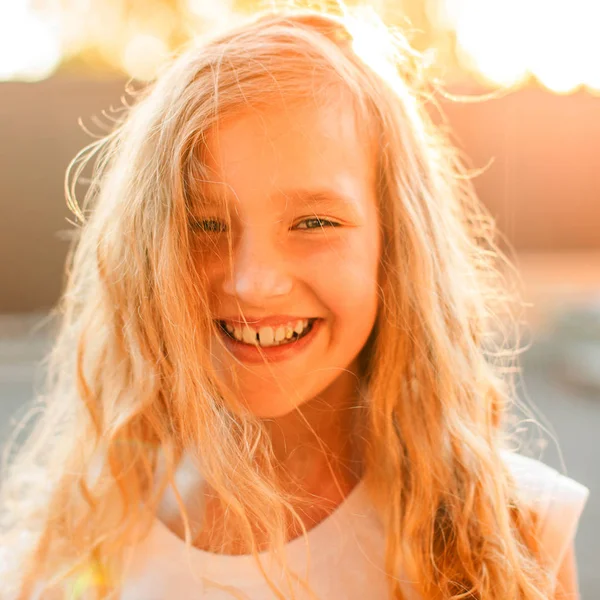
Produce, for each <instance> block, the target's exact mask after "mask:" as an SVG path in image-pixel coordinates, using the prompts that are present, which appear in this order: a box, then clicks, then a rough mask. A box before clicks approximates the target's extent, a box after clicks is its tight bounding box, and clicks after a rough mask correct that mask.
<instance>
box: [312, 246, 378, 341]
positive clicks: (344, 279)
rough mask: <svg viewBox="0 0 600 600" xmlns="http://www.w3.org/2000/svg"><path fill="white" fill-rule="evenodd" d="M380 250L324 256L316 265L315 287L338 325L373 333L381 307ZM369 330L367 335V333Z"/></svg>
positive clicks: (314, 270)
mask: <svg viewBox="0 0 600 600" xmlns="http://www.w3.org/2000/svg"><path fill="white" fill-rule="evenodd" d="M378 266H379V261H378V253H377V252H376V248H375V249H374V251H373V252H368V251H367V252H359V251H357V252H348V253H344V255H343V256H340V255H337V256H336V255H335V254H332V255H331V256H328V257H324V256H321V260H320V262H319V263H318V264H315V265H314V268H313V271H312V272H313V276H312V277H313V289H315V291H316V293H317V294H318V295H319V297H320V300H321V302H322V303H323V304H324V305H325V308H326V309H327V310H328V311H329V312H330V313H331V315H332V317H333V319H334V320H335V321H336V325H338V326H341V325H343V326H344V328H347V327H350V328H352V329H354V330H355V331H356V333H357V334H358V332H359V331H360V332H361V334H362V333H363V332H364V331H363V330H368V332H370V330H371V327H372V325H373V322H374V320H375V317H376V314H377V306H378ZM368 332H367V335H368Z"/></svg>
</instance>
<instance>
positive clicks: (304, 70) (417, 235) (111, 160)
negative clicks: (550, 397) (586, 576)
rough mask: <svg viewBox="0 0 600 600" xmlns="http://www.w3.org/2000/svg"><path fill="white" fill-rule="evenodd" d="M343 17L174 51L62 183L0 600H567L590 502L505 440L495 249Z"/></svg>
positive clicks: (291, 23) (389, 57)
mask: <svg viewBox="0 0 600 600" xmlns="http://www.w3.org/2000/svg"><path fill="white" fill-rule="evenodd" d="M343 12H344V14H341V15H327V14H319V13H316V12H311V11H292V10H284V11H280V12H269V13H264V14H260V15H259V16H258V17H255V18H253V19H250V20H247V21H244V22H243V23H242V24H240V25H238V26H236V27H235V28H233V29H230V30H229V31H227V32H225V33H222V34H220V35H219V36H217V37H213V38H211V39H208V40H203V41H202V43H200V44H197V45H196V46H194V47H190V48H189V49H187V50H186V51H185V52H183V53H182V54H181V55H180V56H179V57H178V58H177V59H175V60H174V61H173V62H172V64H170V65H169V66H168V68H166V69H165V70H164V71H163V72H162V73H161V75H160V76H159V77H158V79H157V80H156V82H155V83H154V84H153V85H151V86H149V87H148V89H147V90H146V91H145V92H144V94H142V96H141V97H140V98H139V99H138V101H137V103H136V104H135V105H134V106H133V107H132V108H131V109H130V110H129V112H128V114H127V116H126V118H125V119H124V120H123V122H122V123H121V124H120V125H119V126H118V127H117V128H116V129H115V131H114V132H113V133H111V134H110V135H108V136H107V137H106V138H105V139H103V140H100V141H98V142H96V143H94V144H92V145H91V146H90V147H88V148H87V149H86V150H85V151H83V152H82V154H80V155H79V156H78V157H77V159H76V160H75V161H74V163H73V165H72V168H71V171H70V175H71V176H72V179H71V181H72V182H73V181H74V180H77V178H78V177H79V176H80V174H81V172H82V170H83V167H84V166H85V164H87V163H89V162H90V161H91V160H92V159H93V157H97V162H96V163H95V165H96V168H95V171H94V176H93V180H92V185H91V187H90V190H89V192H88V194H87V196H86V199H85V203H84V206H83V211H82V210H80V209H79V207H78V206H77V205H76V203H75V202H74V197H73V190H74V184H73V183H72V185H71V186H70V187H69V188H68V198H69V201H70V205H71V207H72V209H73V211H74V212H75V213H76V214H77V215H78V216H79V218H80V219H81V221H82V227H81V230H80V236H79V239H78V241H77V243H76V244H75V246H74V249H73V252H72V254H71V256H70V258H69V278H68V284H67V289H66V291H65V293H64V296H63V299H62V302H61V304H60V306H59V310H58V311H56V312H57V313H58V314H60V316H61V319H62V321H61V323H62V327H61V330H60V334H59V336H58V339H57V341H56V346H55V348H54V351H53V353H52V355H51V357H50V363H49V367H50V368H49V372H50V375H49V380H48V393H46V394H45V395H44V397H43V402H42V403H41V405H42V406H41V407H40V410H41V411H42V416H41V418H40V419H39V420H38V422H37V423H36V426H35V429H34V432H33V434H32V435H31V437H30V438H29V440H28V442H27V443H26V444H25V445H24V446H23V448H22V449H20V452H19V454H18V455H17V457H16V458H15V459H14V460H13V461H12V464H11V469H10V470H9V471H7V474H6V477H5V481H4V485H3V489H2V494H3V495H2V502H3V504H2V515H1V516H2V521H1V523H2V530H3V537H2V542H3V547H4V548H5V557H4V565H3V570H4V572H3V574H2V582H3V583H2V585H3V591H2V593H3V594H5V595H4V596H2V597H3V598H4V597H6V598H11V599H19V600H24V599H29V598H42V599H44V600H45V599H48V598H86V599H87V598H121V599H122V600H166V599H171V598H174V599H177V600H187V599H189V600H192V599H195V600H200V599H202V600H204V599H209V600H216V599H224V598H245V599H248V600H259V599H260V600H264V599H267V598H280V599H284V598H285V599H292V598H294V599H296V598H297V599H300V598H320V599H323V600H325V599H327V600H333V599H335V600H341V599H345V600H352V599H359V598H360V599H365V598H369V599H371V598H373V599H379V598H381V599H383V598H394V599H398V600H409V599H421V600H438V599H439V600H459V599H467V598H470V599H477V600H547V599H548V598H563V597H570V598H576V597H577V582H576V572H575V563H574V554H573V538H574V535H575V531H576V526H577V522H578V519H579V516H580V514H581V511H582V509H583V506H584V503H585V500H586V498H587V493H588V491H587V489H586V488H585V487H584V486H582V485H581V484H579V483H577V482H575V481H573V480H572V479H569V478H567V477H565V476H563V475H561V474H559V473H558V472H556V471H554V470H552V469H550V468H549V467H546V466H544V465H543V464H542V463H540V462H538V461H536V460H533V459H528V458H525V457H523V456H521V455H519V454H516V453H514V452H513V451H511V450H510V449H509V446H508V442H507V440H508V437H509V436H508V435H507V432H506V431H505V430H504V428H503V420H502V416H503V412H504V411H505V410H506V409H507V408H508V407H510V403H511V402H512V401H513V400H514V398H513V396H512V395H511V393H510V389H511V388H510V385H509V382H508V380H505V379H504V377H505V374H506V373H507V372H509V371H510V370H509V369H507V368H506V364H505V363H504V362H503V360H501V358H502V356H506V353H507V349H506V348H500V347H496V348H495V349H494V347H493V342H494V340H495V339H497V337H496V334H497V332H498V331H497V330H498V326H499V324H500V323H506V320H504V321H503V320H502V319H503V318H505V316H506V315H504V313H503V312H502V311H503V305H504V304H506V303H505V302H504V301H505V300H506V299H507V294H506V291H505V290H504V289H503V287H502V281H503V280H502V277H501V276H500V270H499V265H500V260H501V258H502V255H501V254H500V253H499V252H498V251H497V250H496V246H495V245H494V229H493V222H492V220H491V219H490V218H489V217H488V216H487V215H486V213H485V212H484V210H483V209H482V208H481V207H480V205H479V204H478V202H477V200H476V198H475V196H474V193H473V190H472V187H471V185H470V183H469V181H468V179H467V178H465V177H464V176H463V175H464V173H463V171H462V168H461V166H460V164H459V161H458V160H457V158H456V153H455V152H454V151H453V149H452V147H451V146H450V145H449V144H448V143H447V142H446V141H445V139H444V137H443V135H442V134H441V132H440V131H439V130H438V129H436V128H435V127H434V125H433V122H432V120H431V118H430V116H429V113H428V111H427V108H428V105H427V102H426V98H427V95H426V93H425V89H424V88H423V89H421V88H419V82H420V81H421V79H420V77H419V71H418V69H416V65H417V64H418V62H417V60H416V55H415V54H414V53H413V52H412V51H411V50H410V49H409V48H408V46H407V45H406V44H405V42H404V41H403V38H402V37H401V36H400V35H399V34H398V33H397V32H393V31H391V30H388V29H387V28H386V27H384V26H383V24H382V23H381V22H380V21H378V20H377V19H376V18H375V17H374V16H373V15H372V14H371V13H368V14H370V15H371V16H370V18H369V19H366V18H365V15H364V14H359V15H354V14H353V13H350V12H347V11H343ZM429 108H431V107H429ZM507 314H510V313H507ZM567 594H571V595H570V596H569V595H567Z"/></svg>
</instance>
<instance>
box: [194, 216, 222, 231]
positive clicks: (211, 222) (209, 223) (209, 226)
mask: <svg viewBox="0 0 600 600" xmlns="http://www.w3.org/2000/svg"><path fill="white" fill-rule="evenodd" d="M191 225H192V228H193V229H196V230H200V231H202V232H204V233H222V232H223V231H225V227H226V225H225V224H224V223H222V222H221V221H219V220H218V219H199V220H197V221H193V222H192V224H191Z"/></svg>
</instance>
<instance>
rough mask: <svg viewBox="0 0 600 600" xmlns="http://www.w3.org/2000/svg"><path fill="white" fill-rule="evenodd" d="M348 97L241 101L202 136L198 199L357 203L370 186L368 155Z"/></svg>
mask: <svg viewBox="0 0 600 600" xmlns="http://www.w3.org/2000/svg"><path fill="white" fill-rule="evenodd" d="M356 121H357V119H356V115H355V112H354V110H352V108H351V105H349V103H336V104H335V105H331V106H327V105H323V106H318V105H316V104H315V103H314V102H311V101H306V102H296V103H293V104H292V103H288V104H284V103H283V102H282V103H280V104H278V105H273V106H270V107H262V108H260V109H258V108H257V109H250V108H246V109H244V110H243V111H240V112H238V113H236V114H235V115H232V116H229V117H227V118H224V119H221V120H220V122H219V123H218V124H217V125H216V126H215V127H213V128H212V129H211V130H210V131H209V132H208V135H207V137H206V146H205V147H204V148H203V151H202V153H201V154H202V158H201V161H202V163H203V170H204V171H205V174H206V177H204V178H203V180H202V181H200V182H197V185H196V186H195V187H196V192H197V194H196V197H197V199H198V201H199V203H201V204H202V205H210V204H218V203H221V202H223V201H224V200H225V201H227V202H233V203H235V204H237V205H238V207H239V208H241V209H242V210H243V209H244V207H248V208H249V209H251V208H252V207H253V206H257V207H259V208H260V207H262V209H263V210H264V209H266V208H267V206H266V204H277V205H279V204H280V203H286V204H291V203H294V204H295V203H301V204H319V205H324V204H329V205H332V206H333V205H340V206H343V205H344V204H347V205H352V204H354V205H360V203H361V201H362V202H365V201H367V199H368V197H369V196H372V195H373V193H374V188H375V173H374V171H375V168H374V164H375V156H374V152H373V150H372V145H371V144H370V143H368V139H367V136H366V135H365V134H364V133H363V132H362V131H361V129H362V128H360V127H358V126H357V122H356Z"/></svg>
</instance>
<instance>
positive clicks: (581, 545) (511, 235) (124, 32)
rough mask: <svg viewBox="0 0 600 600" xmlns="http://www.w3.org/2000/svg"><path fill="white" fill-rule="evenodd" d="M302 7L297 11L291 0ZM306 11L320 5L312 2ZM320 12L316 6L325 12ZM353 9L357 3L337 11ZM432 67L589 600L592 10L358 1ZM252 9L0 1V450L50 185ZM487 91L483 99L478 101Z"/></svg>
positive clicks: (65, 223)
mask: <svg viewBox="0 0 600 600" xmlns="http://www.w3.org/2000/svg"><path fill="white" fill-rule="evenodd" d="M295 4H296V5H302V4H303V5H310V4H311V3H310V2H304V3H300V2H295ZM312 4H313V5H318V3H317V2H313V3H312ZM330 4H332V3H330ZM348 4H349V5H354V4H356V2H348ZM362 4H363V5H365V6H370V7H371V8H372V9H374V10H376V11H377V13H378V14H379V15H380V16H382V17H383V18H384V19H385V20H386V22H388V23H390V24H395V25H399V26H401V27H402V28H403V29H404V30H405V31H407V32H408V34H409V38H410V41H411V43H412V44H413V46H414V47H416V48H417V49H418V50H420V51H421V52H423V56H424V61H425V63H426V64H427V65H428V66H429V68H430V71H431V73H433V74H435V76H436V77H438V78H439V79H440V81H441V82H442V83H443V85H444V87H445V89H446V90H447V91H448V92H449V93H452V94H454V95H456V96H461V97H462V96H465V98H464V100H463V101H455V100H453V101H451V100H443V101H442V105H443V109H444V111H445V113H446V115H447V119H448V125H449V127H450V128H451V130H452V131H453V132H454V140H455V142H456V143H457V144H458V145H459V146H460V147H461V148H462V150H463V151H464V155H465V157H466V159H467V160H468V163H469V165H470V166H471V167H473V168H482V169H483V171H482V173H481V174H480V175H479V176H478V177H477V178H476V180H475V183H476V186H477V189H478V192H479V195H480V197H481V199H482V201H483V202H484V204H486V206H487V207H488V208H489V209H490V211H491V213H492V215H493V216H494V217H495V219H496V221H497V224H498V226H499V229H500V231H501V233H502V235H503V238H504V242H503V243H504V244H505V245H506V246H507V247H508V248H512V249H513V250H514V252H515V256H514V258H515V261H516V264H517V267H518V269H519V272H520V274H521V276H522V281H523V285H524V287H523V294H524V297H525V300H526V301H527V302H528V307H527V310H526V313H525V315H524V322H525V323H526V329H525V331H526V335H525V337H526V339H525V340H524V341H525V342H526V344H527V345H528V346H529V348H528V350H527V351H526V352H525V353H524V354H523V356H522V358H521V366H522V373H521V375H520V377H519V385H518V390H517V391H518V393H519V396H520V398H521V400H522V401H523V402H525V403H526V404H527V405H528V406H529V407H530V408H531V410H532V411H533V412H534V414H535V417H536V419H537V420H538V421H539V422H540V423H541V424H542V426H543V428H544V431H543V433H542V434H541V435H542V436H543V437H544V438H545V439H546V443H544V442H543V441H542V442H537V441H536V440H537V438H538V437H539V435H540V432H539V431H535V432H534V433H531V431H530V429H529V428H528V427H527V426H526V425H524V426H523V428H522V429H523V436H524V437H525V438H527V439H528V440H529V441H530V442H531V441H532V440H533V442H534V443H533V444H530V446H529V449H528V451H527V452H524V453H528V454H529V455H532V456H535V457H536V458H539V459H541V460H543V461H544V462H546V463H548V464H550V465H551V466H553V467H555V468H558V469H559V470H560V471H561V472H563V473H566V474H567V475H569V476H571V477H573V478H575V479H577V480H578V481H580V482H582V483H584V484H585V485H586V486H587V487H589V488H590V491H591V496H590V500H589V501H588V504H587V507H586V509H585V512H584V514H583V517H582V520H581V523H580V528H579V532H578V536H577V554H578V562H579V580H580V587H581V592H582V598H583V599H584V600H594V599H596V598H600V570H599V569H598V564H599V560H600V541H599V538H600V535H598V534H600V466H599V464H600V460H599V459H600V451H599V449H598V446H595V443H598V442H597V440H598V433H599V432H600V160H599V158H598V156H599V154H600V35H598V26H599V24H600V0H387V1H386V0H379V1H377V0H372V1H371V2H370V3H369V2H363V3H362ZM266 6H268V2H262V3H258V2H252V1H243V0H54V1H52V0H45V1H37V2H36V1H33V0H31V1H27V0H0V255H1V256H2V261H0V445H3V444H5V443H6V441H7V439H8V437H9V435H11V433H13V432H14V424H15V422H16V421H15V419H17V418H18V417H20V416H21V415H22V414H24V411H25V409H26V408H27V406H28V403H30V402H31V401H32V399H33V396H34V394H35V392H36V390H37V389H38V385H39V381H40V380H41V377H42V371H43V366H42V365H40V360H41V359H42V357H43V356H44V354H45V352H47V350H48V349H49V347H50V345H51V343H52V339H53V335H54V333H53V331H54V330H53V324H52V322H51V321H48V320H47V319H46V313H47V311H48V309H49V308H51V307H52V306H53V305H54V304H55V302H56V301H57V299H58V297H59V294H60V292H61V289H62V286H63V268H64V261H65V257H66V252H67V248H68V241H69V232H70V231H72V230H73V227H72V225H71V224H70V222H69V221H71V220H72V219H73V217H72V214H71V213H70V212H69V210H68V209H67V206H66V203H65V200H64V191H63V178H64V172H65V169H66V167H67V164H68V163H69V161H70V160H71V158H73V156H74V155H75V154H76V152H77V151H78V150H79V149H81V148H82V147H83V146H84V145H85V144H87V143H89V142H90V141H92V139H93V136H97V135H102V134H103V133H106V132H107V131H108V130H109V128H110V114H111V111H115V110H116V111H118V110H119V107H122V106H123V102H124V101H127V100H126V99H124V96H125V85H126V84H127V82H128V81H131V80H133V82H134V83H136V84H139V85H143V84H144V82H146V81H149V80H151V79H152V77H153V76H154V74H155V73H156V70H157V69H158V68H159V67H160V65H161V64H162V63H163V62H164V61H165V60H166V59H167V58H168V57H169V56H170V54H171V53H173V52H176V51H177V48H179V47H181V45H182V44H183V43H185V42H186V41H187V40H189V39H191V38H193V37H194V36H195V35H198V34H201V33H204V32H210V31H214V30H217V29H218V28H221V27H223V26H226V25H228V24H230V23H231V22H233V21H235V20H236V19H238V18H239V17H240V15H244V14H246V13H248V12H251V11H252V10H255V9H256V8H257V7H259V8H264V7H266ZM488 95H489V96H488Z"/></svg>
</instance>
